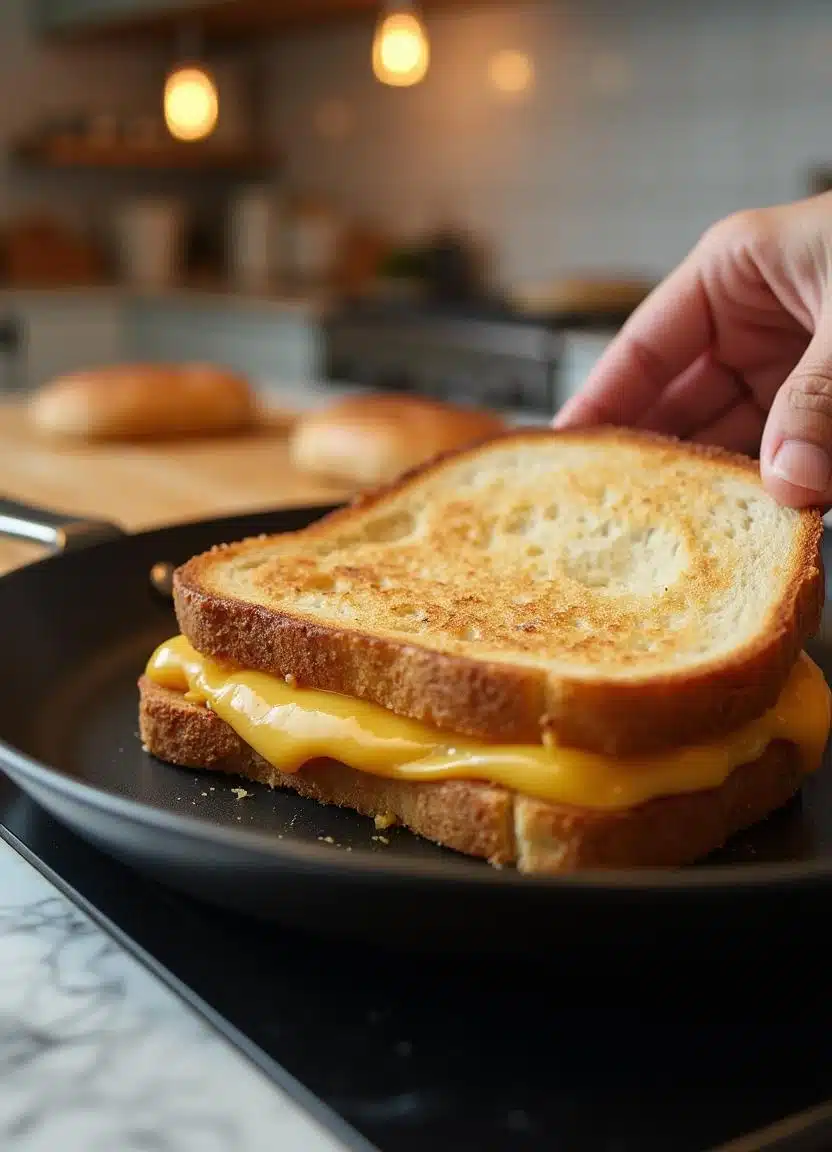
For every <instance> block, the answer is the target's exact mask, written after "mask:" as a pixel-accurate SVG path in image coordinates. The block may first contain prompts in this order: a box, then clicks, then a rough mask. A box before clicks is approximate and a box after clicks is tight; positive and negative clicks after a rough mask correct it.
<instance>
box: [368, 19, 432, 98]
mask: <svg viewBox="0 0 832 1152" xmlns="http://www.w3.org/2000/svg"><path fill="white" fill-rule="evenodd" d="M429 64H430V44H429V42H428V35H427V32H426V30H425V25H424V23H423V21H422V18H421V15H420V14H419V11H418V7H417V5H416V4H414V3H412V2H411V0H393V2H391V3H387V4H385V5H384V7H383V9H382V12H381V15H380V16H379V19H378V23H377V25H376V31H375V36H374V37H373V73H374V74H375V77H376V79H377V80H380V81H381V83H382V84H389V85H391V86H392V87H394V88H408V87H410V86H411V85H413V84H418V83H419V82H420V80H424V78H425V75H426V73H427V70H428V65H429Z"/></svg>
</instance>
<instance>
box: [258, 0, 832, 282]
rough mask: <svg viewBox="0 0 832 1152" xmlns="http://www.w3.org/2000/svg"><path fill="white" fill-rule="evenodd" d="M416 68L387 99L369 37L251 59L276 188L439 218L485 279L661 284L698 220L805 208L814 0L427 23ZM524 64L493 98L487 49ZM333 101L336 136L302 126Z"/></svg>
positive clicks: (829, 137)
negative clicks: (605, 274)
mask: <svg viewBox="0 0 832 1152" xmlns="http://www.w3.org/2000/svg"><path fill="white" fill-rule="evenodd" d="M427 25H428V30H429V34H430V36H431V42H432V67H431V71H430V73H429V75H428V78H427V80H426V81H425V83H424V84H422V85H421V86H419V87H418V88H416V89H413V90H409V91H404V92H402V91H393V90H390V89H386V88H384V87H382V86H381V85H378V84H376V83H375V82H374V81H373V80H372V77H371V76H370V70H369V64H368V51H369V37H370V35H371V32H372V28H371V25H370V24H369V23H367V24H364V25H356V26H347V27H343V28H338V29H335V30H333V31H331V32H322V31H319V32H317V33H315V34H303V35H299V36H296V37H293V38H292V39H291V40H289V41H285V42H283V43H282V44H278V45H276V46H274V47H273V48H272V49H270V55H269V60H270V64H271V67H272V69H273V74H274V84H273V87H272V95H271V99H272V107H271V122H272V125H273V130H274V132H275V135H276V137H277V138H278V139H279V140H280V142H281V145H282V146H283V147H284V148H285V150H286V153H287V156H288V158H289V175H290V178H291V180H292V181H293V182H294V183H295V184H297V185H299V186H302V187H310V188H316V189H320V190H323V191H325V192H327V193H328V194H329V195H331V196H332V197H333V199H334V200H335V201H336V202H337V203H340V204H341V205H342V206H343V207H344V208H345V209H347V210H348V211H351V212H361V213H362V214H363V215H365V216H370V217H372V216H376V217H378V218H379V219H380V220H383V221H384V222H385V223H386V224H387V225H388V226H395V225H396V224H397V223H400V224H401V225H402V226H403V227H404V228H405V229H411V230H412V229H413V228H417V227H418V226H419V225H420V224H423V223H428V222H429V221H430V219H431V216H432V215H436V214H439V213H443V212H444V213H445V214H446V215H447V214H451V215H453V214H456V215H457V216H458V217H459V218H460V220H461V222H462V223H465V224H469V225H471V226H473V227H476V228H478V229H480V230H482V231H483V233H484V234H485V235H487V236H489V237H491V238H493V240H494V244H495V248H496V250H497V252H498V254H499V256H500V259H501V273H502V274H503V275H504V276H505V277H507V278H509V279H511V280H522V279H527V278H528V279H537V278H539V277H541V276H546V275H550V274H557V273H558V272H559V271H564V270H574V269H588V270H590V269H593V270H603V269H607V268H610V267H612V266H617V267H619V268H621V267H630V268H633V269H636V270H641V269H643V270H646V271H648V272H652V273H654V274H661V273H663V272H664V271H666V270H667V269H668V268H670V267H671V266H672V265H673V263H675V261H676V260H678V259H679V258H680V257H681V256H682V255H684V253H685V252H686V251H687V249H688V248H689V247H690V245H691V244H692V243H694V242H695V240H696V239H697V237H698V235H699V233H700V232H701V231H702V229H703V228H705V227H706V226H707V225H708V224H709V223H711V222H712V221H713V220H715V219H717V218H719V217H720V216H722V215H725V214H727V213H728V212H731V211H734V210H735V209H737V208H740V207H743V206H750V205H757V204H760V205H761V204H767V203H776V202H778V201H780V200H783V199H789V198H794V197H797V196H801V195H805V193H806V191H807V170H808V168H809V167H810V166H812V165H814V164H816V163H824V162H826V161H827V160H829V161H830V162H832V65H830V63H829V61H830V60H832V5H831V4H830V2H829V0H793V2H792V3H789V4H783V3H780V2H777V0H731V2H730V3H728V2H726V0H697V2H694V0H680V2H679V3H674V4H669V3H666V2H663V0H618V2H617V3H614V2H612V0H606V2H604V0H584V2H583V3H579V2H578V0H570V2H568V3H554V2H545V0H539V2H517V3H514V4H509V3H508V2H506V3H505V4H502V5H495V4H483V5H480V6H475V7H474V8H472V9H468V8H463V9H461V10H459V11H454V10H449V11H445V12H439V13H435V14H434V13H429V14H428V17H427ZM506 48H511V49H515V50H518V51H523V52H526V53H528V54H529V55H530V56H531V57H532V59H533V63H534V68H535V78H534V84H533V86H532V88H531V90H530V91H529V92H528V93H526V94H525V95H524V96H523V98H522V99H518V100H512V101H508V100H505V99H501V98H499V97H498V96H497V94H496V93H495V91H494V90H493V87H491V86H490V84H489V80H488V62H489V60H490V58H491V56H492V55H493V53H494V52H496V51H498V50H500V49H506ZM333 96H337V98H338V99H339V100H341V101H343V102H345V104H346V105H348V106H349V108H350V109H351V111H352V113H353V131H352V134H351V136H350V139H349V141H346V142H344V141H342V142H340V143H334V142H333V141H331V140H326V139H324V138H322V137H321V136H320V134H315V133H314V132H312V131H310V129H309V124H310V122H311V118H312V111H311V108H312V104H313V103H314V102H315V101H319V100H321V99H326V98H328V97H333Z"/></svg>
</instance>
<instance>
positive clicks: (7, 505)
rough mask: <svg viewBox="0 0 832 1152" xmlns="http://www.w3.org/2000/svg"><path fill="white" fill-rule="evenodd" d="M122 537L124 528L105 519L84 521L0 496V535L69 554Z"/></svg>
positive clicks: (63, 513) (64, 513)
mask: <svg viewBox="0 0 832 1152" xmlns="http://www.w3.org/2000/svg"><path fill="white" fill-rule="evenodd" d="M123 535H124V529H123V528H120V527H119V526H118V524H113V523H111V522H110V521H109V520H84V519H81V518H79V517H77V516H72V515H70V514H68V513H66V512H55V511H54V510H52V509H49V508H38V507H37V505H35V504H20V503H18V501H17V500H7V499H5V498H3V497H0V536H13V537H15V538H16V539H18V540H30V541H32V543H34V544H43V545H45V546H46V547H47V548H49V549H51V551H53V552H70V551H74V550H75V549H76V548H86V547H87V546H88V545H90V544H100V543H102V542H103V541H104V540H114V539H116V538H117V537H119V536H123Z"/></svg>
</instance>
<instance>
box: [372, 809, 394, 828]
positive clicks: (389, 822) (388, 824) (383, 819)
mask: <svg viewBox="0 0 832 1152" xmlns="http://www.w3.org/2000/svg"><path fill="white" fill-rule="evenodd" d="M374 823H375V826H376V828H378V830H379V831H380V832H383V831H384V829H385V828H392V827H393V825H394V824H395V823H396V817H395V816H394V815H393V813H392V812H381V813H379V814H378V815H377V816H375V817H374Z"/></svg>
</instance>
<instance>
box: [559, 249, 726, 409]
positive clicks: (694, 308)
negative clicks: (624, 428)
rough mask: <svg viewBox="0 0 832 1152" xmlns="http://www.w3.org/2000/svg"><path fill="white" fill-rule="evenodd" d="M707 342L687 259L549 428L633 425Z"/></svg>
mask: <svg viewBox="0 0 832 1152" xmlns="http://www.w3.org/2000/svg"><path fill="white" fill-rule="evenodd" d="M712 337H713V325H712V320H711V314H710V306H709V304H708V298H707V294H706V292H705V288H704V285H703V283H702V278H701V275H700V269H699V265H698V256H697V255H696V254H695V253H691V255H690V256H688V258H687V259H686V260H685V261H684V262H683V263H682V264H680V265H679V267H678V268H677V269H676V270H675V272H672V273H671V274H670V276H668V278H667V279H666V280H665V281H663V283H662V284H660V285H659V287H658V288H656V289H655V291H653V292H652V293H651V294H650V296H648V298H647V299H646V300H645V301H644V303H643V304H641V305H640V307H639V308H637V309H636V311H635V312H634V313H633V315H632V316H631V317H630V319H629V320H628V321H627V323H626V324H625V325H624V327H623V328H622V329H621V331H620V332H619V334H618V335H617V336H616V337H615V339H614V340H613V341H612V343H611V344H610V345H609V347H608V348H607V350H606V351H605V352H604V354H603V355H602V356H601V358H600V360H599V361H598V363H597V364H596V366H595V368H594V369H593V371H592V373H591V374H590V376H589V378H588V380H587V382H586V384H585V385H584V387H583V388H582V390H581V392H580V393H579V394H578V395H576V396H574V397H572V399H571V400H569V401H568V402H567V403H566V404H565V405H564V407H563V408H562V409H561V410H560V412H559V413H558V415H557V416H556V418H555V421H554V424H555V427H556V428H563V427H567V426H568V427H576V426H580V425H587V424H638V423H639V422H640V421H641V420H642V419H643V417H644V416H645V414H646V413H647V412H648V411H650V409H652V408H653V407H654V406H655V405H656V403H657V401H658V399H659V396H660V395H661V393H662V392H663V391H664V389H665V388H666V387H667V386H668V384H670V383H671V381H673V380H675V379H676V377H677V376H679V375H680V374H681V373H682V372H684V371H685V370H686V369H688V368H689V367H690V366H691V364H693V362H694V361H695V360H696V359H697V358H698V357H700V356H701V355H702V354H703V353H705V352H706V351H707V349H708V347H709V346H710V344H711V342H712Z"/></svg>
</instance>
